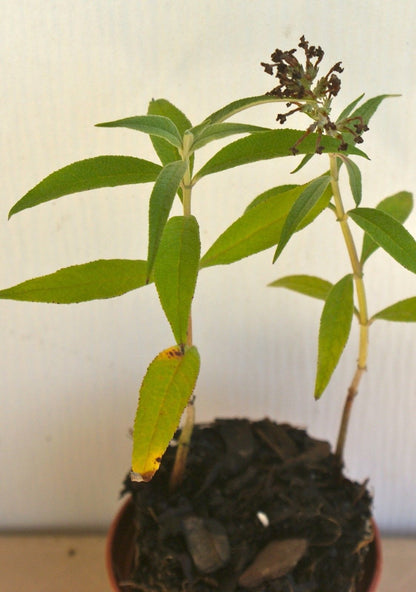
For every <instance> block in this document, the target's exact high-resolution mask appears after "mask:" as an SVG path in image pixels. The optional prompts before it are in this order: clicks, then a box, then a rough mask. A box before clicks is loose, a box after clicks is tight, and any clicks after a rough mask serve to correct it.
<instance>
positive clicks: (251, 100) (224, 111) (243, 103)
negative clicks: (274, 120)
mask: <svg viewBox="0 0 416 592" xmlns="http://www.w3.org/2000/svg"><path fill="white" fill-rule="evenodd" d="M287 102H288V99H286V98H285V99H280V98H278V97H275V96H272V95H260V96H256V97H245V98H244V99H238V100H237V101H233V102H232V103H229V104H228V105H225V107H222V108H221V109H218V111H215V112H214V113H212V114H211V115H209V116H208V117H207V118H206V119H204V121H203V122H202V123H200V124H199V125H197V126H195V127H194V128H192V130H191V131H192V133H193V134H194V135H195V136H197V135H199V134H200V133H201V130H202V129H204V128H205V127H207V126H208V125H212V124H214V123H221V122H222V121H225V120H226V119H229V118H230V117H232V116H233V115H236V114H237V113H240V112H241V111H244V110H245V109H249V108H250V107H255V106H256V105H264V104H265V103H287ZM302 102H303V103H312V102H313V101H311V100H307V99H306V100H304V101H302Z"/></svg>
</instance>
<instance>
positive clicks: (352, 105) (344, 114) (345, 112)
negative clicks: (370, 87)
mask: <svg viewBox="0 0 416 592" xmlns="http://www.w3.org/2000/svg"><path fill="white" fill-rule="evenodd" d="M363 96H364V93H363V94H362V95H360V96H359V97H357V98H356V99H354V100H353V101H351V103H349V104H348V105H347V106H346V107H345V109H344V110H343V111H342V112H341V113H340V115H339V117H338V119H337V123H339V122H340V121H342V120H343V119H346V118H347V117H348V115H349V114H350V113H351V112H352V110H353V109H354V108H355V107H356V106H357V105H358V103H359V102H360V101H361V99H362V98H363Z"/></svg>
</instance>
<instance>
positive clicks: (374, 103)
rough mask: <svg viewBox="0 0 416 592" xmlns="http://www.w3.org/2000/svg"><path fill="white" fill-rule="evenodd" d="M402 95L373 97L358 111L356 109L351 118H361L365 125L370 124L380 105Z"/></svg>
mask: <svg viewBox="0 0 416 592" xmlns="http://www.w3.org/2000/svg"><path fill="white" fill-rule="evenodd" d="M399 96H400V95H395V94H393V95H378V96H377V97H373V98H371V99H368V101H366V102H365V103H363V104H362V105H360V106H359V107H358V109H356V110H355V111H354V112H353V113H352V114H351V116H350V117H351V118H353V117H361V118H362V120H363V122H364V123H365V124H368V123H369V121H370V119H371V118H372V116H373V115H374V113H375V112H376V111H377V109H378V108H379V106H380V104H381V103H382V102H383V101H384V100H385V99H390V98H393V97H399Z"/></svg>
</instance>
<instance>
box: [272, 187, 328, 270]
mask: <svg viewBox="0 0 416 592" xmlns="http://www.w3.org/2000/svg"><path fill="white" fill-rule="evenodd" d="M329 182H330V177H329V175H323V176H322V177H318V178H317V179H314V180H313V181H311V182H310V183H309V184H308V185H307V186H306V187H305V189H304V190H303V191H302V193H301V194H300V196H299V197H298V199H297V200H296V202H295V203H294V204H293V207H292V209H291V210H290V212H289V214H288V216H287V218H286V220H285V223H284V225H283V228H282V232H281V235H280V240H279V243H278V246H277V249H276V252H275V254H274V257H273V263H274V262H275V261H276V259H277V258H278V257H279V255H280V254H281V252H282V251H283V249H284V248H285V246H286V245H287V243H288V241H289V240H290V238H291V236H292V235H293V234H294V233H295V232H296V230H297V229H298V228H299V227H300V225H301V224H302V223H303V222H304V221H305V219H306V218H307V217H308V216H309V215H310V213H311V211H312V210H313V208H314V206H315V205H316V204H317V202H318V201H319V199H320V198H321V197H322V195H323V193H324V192H325V190H326V188H327V187H328V185H329ZM328 201H329V196H328Z"/></svg>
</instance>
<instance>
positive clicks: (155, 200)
mask: <svg viewBox="0 0 416 592" xmlns="http://www.w3.org/2000/svg"><path fill="white" fill-rule="evenodd" d="M185 171H186V162H184V161H183V160H177V161H175V162H170V163H169V164H167V165H166V166H164V167H163V169H162V170H161V171H160V174H159V176H158V178H157V179H156V183H155V185H154V187H153V191H152V194H151V196H150V202H149V246H148V254H147V265H148V268H147V273H148V277H150V275H151V273H152V270H153V265H154V262H155V258H156V255H157V250H158V248H159V243H160V239H161V237H162V232H163V229H164V227H165V224H166V221H167V219H168V217H169V212H170V210H171V208H172V203H173V200H174V198H175V195H176V192H177V190H178V187H179V185H180V183H181V181H182V178H183V176H184V174H185Z"/></svg>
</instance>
